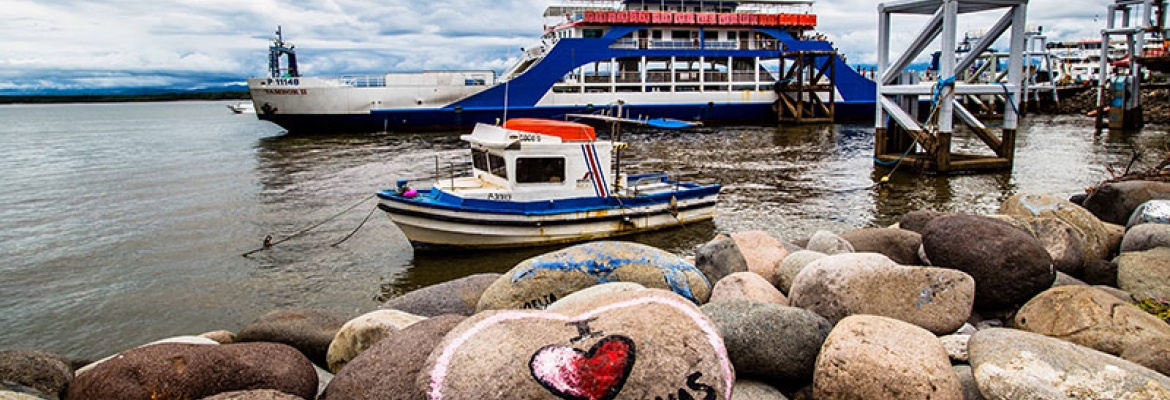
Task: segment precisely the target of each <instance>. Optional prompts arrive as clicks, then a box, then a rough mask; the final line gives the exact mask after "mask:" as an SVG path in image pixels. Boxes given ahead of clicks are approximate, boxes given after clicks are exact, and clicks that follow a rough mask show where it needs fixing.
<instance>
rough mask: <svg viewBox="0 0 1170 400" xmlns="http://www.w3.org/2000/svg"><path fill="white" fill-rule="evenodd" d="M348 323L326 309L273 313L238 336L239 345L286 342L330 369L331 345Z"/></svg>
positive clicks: (245, 328)
mask: <svg viewBox="0 0 1170 400" xmlns="http://www.w3.org/2000/svg"><path fill="white" fill-rule="evenodd" d="M346 321H347V320H346V319H345V318H343V317H341V316H339V315H335V314H332V313H329V312H326V311H323V310H313V309H288V310H275V311H270V312H268V313H266V314H264V315H261V316H260V317H259V318H256V320H255V321H252V322H251V323H249V324H248V325H247V326H245V327H244V329H243V330H241V331H240V333H238V334H236V342H239V343H246V342H271V343H284V344H287V345H289V346H292V347H295V348H296V349H297V350H300V351H301V353H304V354H305V356H306V357H309V361H312V362H313V363H314V364H317V365H321V366H328V365H329V363H328V360H327V357H328V354H329V345H330V344H331V343H333V338H334V337H335V336H337V330H339V329H341V326H342V325H344V324H345V322H346Z"/></svg>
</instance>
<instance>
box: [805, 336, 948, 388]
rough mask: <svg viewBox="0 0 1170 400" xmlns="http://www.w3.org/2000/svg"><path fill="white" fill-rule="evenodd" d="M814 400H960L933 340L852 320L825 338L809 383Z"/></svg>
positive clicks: (939, 347)
mask: <svg viewBox="0 0 1170 400" xmlns="http://www.w3.org/2000/svg"><path fill="white" fill-rule="evenodd" d="M813 397H814V398H817V399H935V400H943V399H962V397H963V393H962V386H961V385H960V383H959V377H958V376H956V375H955V372H954V370H952V369H951V362H950V360H949V359H948V358H947V353H946V350H944V349H943V346H942V344H941V343H939V341H938V339H936V338H935V336H934V335H933V334H931V333H930V332H927V331H926V330H925V329H922V328H919V327H917V326H914V325H911V324H908V323H905V322H902V321H898V320H896V319H891V318H886V317H879V316H873V315H854V316H851V317H848V318H845V319H843V320H841V322H840V323H838V324H837V326H836V327H834V328H833V331H832V332H830V333H829V337H828V339H826V340H825V344H824V346H822V347H821V354H820V356H819V357H817V363H816V375H815V377H814V378H813Z"/></svg>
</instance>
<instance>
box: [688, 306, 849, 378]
mask: <svg viewBox="0 0 1170 400" xmlns="http://www.w3.org/2000/svg"><path fill="white" fill-rule="evenodd" d="M702 309H703V312H704V313H705V314H707V316H708V317H710V318H711V321H713V322H715V326H716V327H718V328H719V332H721V333H722V334H723V343H724V344H725V345H726V346H727V353H728V356H730V357H731V363H732V364H733V365H734V366H735V372H736V374H737V375H739V376H742V377H755V378H759V379H761V380H764V381H767V382H774V383H783V384H785V385H796V384H807V383H809V382H811V381H812V377H813V367H814V366H815V364H816V359H817V353H818V352H819V351H820V349H821V345H822V344H824V342H825V337H826V336H828V335H829V331H830V330H832V329H833V324H831V323H830V322H829V321H828V320H826V319H825V318H824V317H821V316H820V315H817V314H816V313H813V312H812V311H809V310H805V309H801V308H795V307H785V306H781V305H776V304H767V303H760V302H755V301H750V300H727V301H717V302H711V303H707V304H706V305H704V306H703V307H702Z"/></svg>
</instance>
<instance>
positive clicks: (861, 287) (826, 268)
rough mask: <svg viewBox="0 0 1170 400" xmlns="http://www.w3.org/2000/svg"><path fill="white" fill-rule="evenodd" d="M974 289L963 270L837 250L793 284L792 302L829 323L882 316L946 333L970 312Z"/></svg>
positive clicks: (962, 320)
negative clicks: (918, 265) (901, 263)
mask: <svg viewBox="0 0 1170 400" xmlns="http://www.w3.org/2000/svg"><path fill="white" fill-rule="evenodd" d="M975 288H976V286H975V281H974V280H973V279H972V278H971V276H970V275H968V274H966V273H964V272H962V271H957V270H953V269H947V268H931V267H907V266H901V265H898V264H895V263H894V262H893V261H891V260H890V259H889V258H887V257H886V256H883V255H881V254H876V253H852V254H838V255H835V256H828V257H825V258H821V259H818V260H816V261H813V262H812V263H810V264H809V265H808V266H807V267H805V268H804V270H802V271H801V272H800V274H799V275H797V276H796V281H795V282H793V284H792V289H791V290H790V291H789V303H790V304H791V305H792V306H793V307H801V308H807V309H809V310H812V311H813V312H816V313H817V314H820V315H822V316H824V317H825V318H828V319H829V321H831V322H836V321H840V320H841V319H842V318H845V317H847V316H850V315H855V314H870V315H881V316H886V317H890V318H894V319H898V320H902V321H905V322H909V323H911V324H914V325H917V326H920V327H923V328H925V329H927V330H929V331H931V332H934V333H935V334H947V333H951V332H954V331H955V330H956V329H959V327H960V326H962V325H963V323H964V322H966V321H967V318H968V317H970V316H971V307H972V304H973V303H974V301H975Z"/></svg>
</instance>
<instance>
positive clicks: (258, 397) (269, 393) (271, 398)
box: [203, 389, 304, 400]
mask: <svg viewBox="0 0 1170 400" xmlns="http://www.w3.org/2000/svg"><path fill="white" fill-rule="evenodd" d="M203 400H304V399H302V398H301V397H299V396H293V395H291V394H288V393H285V392H281V391H279V390H272V389H262V390H242V391H237V392H227V393H220V394H217V395H215V396H211V397H204V398H203Z"/></svg>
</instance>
